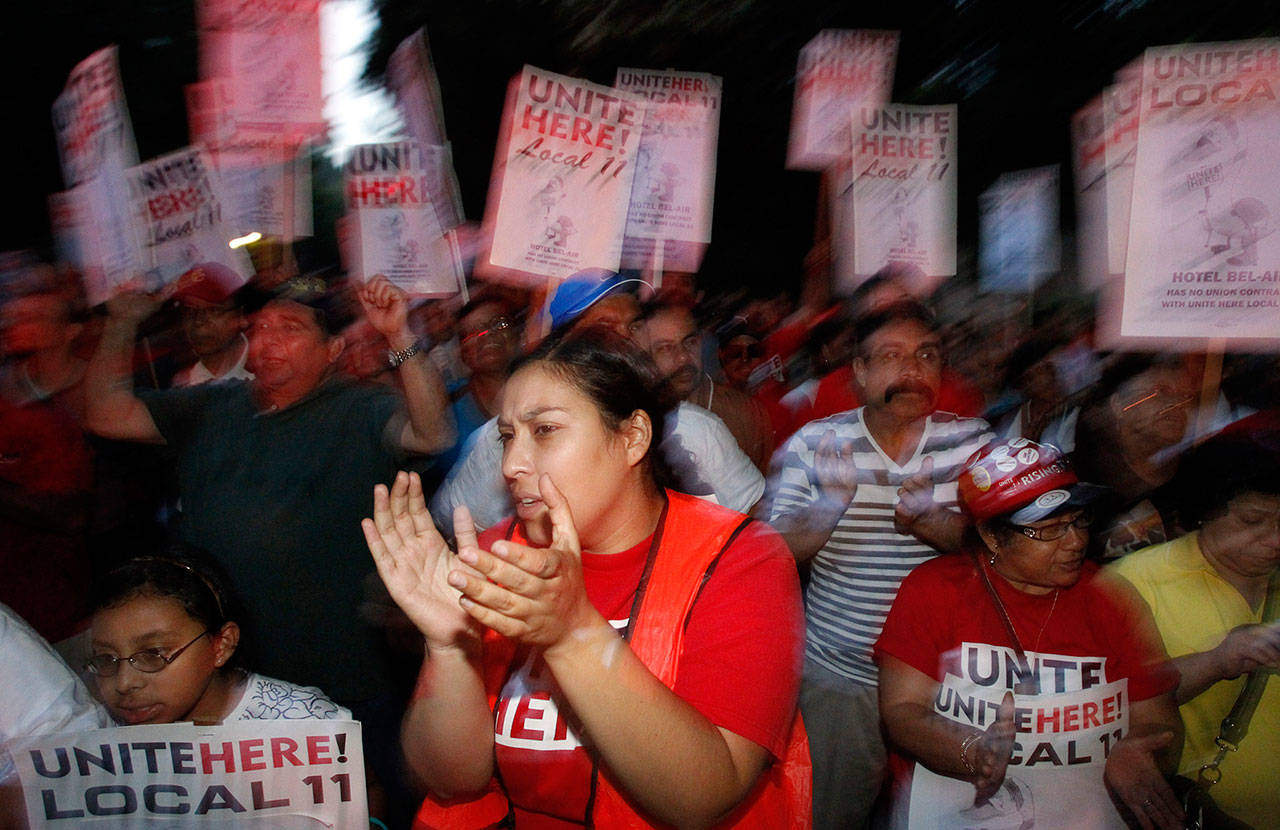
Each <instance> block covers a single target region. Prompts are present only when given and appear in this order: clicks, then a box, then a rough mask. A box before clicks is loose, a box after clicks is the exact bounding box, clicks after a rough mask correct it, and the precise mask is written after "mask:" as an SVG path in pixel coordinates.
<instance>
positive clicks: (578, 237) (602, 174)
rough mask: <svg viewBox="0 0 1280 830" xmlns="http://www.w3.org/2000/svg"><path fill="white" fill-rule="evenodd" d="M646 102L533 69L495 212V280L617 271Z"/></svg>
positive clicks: (513, 112)
mask: <svg viewBox="0 0 1280 830" xmlns="http://www.w3.org/2000/svg"><path fill="white" fill-rule="evenodd" d="M644 116H645V102H644V101H643V100H641V99H637V98H633V97H632V96H630V95H626V94H624V93H621V92H619V91H618V90H616V89H613V88H612V87H606V86H600V85H599V84H593V83H589V82H587V81H580V80H578V79H577V78H570V77H567V76H565V75H557V74H555V73H551V72H546V71H543V70H541V69H537V68H535V67H532V66H526V67H525V68H524V70H523V71H522V72H521V73H520V74H519V75H518V76H516V78H515V80H514V87H513V88H512V89H510V90H509V92H508V95H507V107H506V111H505V113H504V115H503V128H502V136H501V137H500V138H499V140H498V149H497V155H496V158H495V162H494V176H493V178H492V180H491V183H490V188H491V190H490V195H489V200H488V203H487V206H486V209H485V230H486V235H487V236H488V237H489V238H490V240H491V243H490V250H489V255H488V257H487V261H478V262H477V264H476V267H477V269H478V270H480V271H481V272H483V273H487V274H489V275H492V276H499V277H507V278H512V279H518V280H524V281H528V280H529V279H530V278H531V277H535V278H536V277H539V276H541V277H551V278H554V279H561V278H564V277H567V276H569V275H571V274H573V273H574V272H576V271H579V270H581V269H583V268H607V269H610V270H614V271H616V270H617V269H618V264H619V261H620V257H621V252H622V236H623V231H624V229H625V227H626V221H627V210H628V208H629V206H630V202H631V185H632V180H633V178H634V175H635V170H636V165H635V163H634V162H635V158H636V152H637V151H638V150H639V148H640V133H641V128H642V127H643V124H644Z"/></svg>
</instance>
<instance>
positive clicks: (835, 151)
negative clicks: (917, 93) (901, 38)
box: [787, 29, 898, 170]
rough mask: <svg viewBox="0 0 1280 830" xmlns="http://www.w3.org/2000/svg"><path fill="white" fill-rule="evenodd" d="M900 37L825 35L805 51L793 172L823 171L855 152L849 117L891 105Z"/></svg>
mask: <svg viewBox="0 0 1280 830" xmlns="http://www.w3.org/2000/svg"><path fill="white" fill-rule="evenodd" d="M897 59H898V33H897V32H884V31H874V30H869V29H823V30H822V31H821V32H819V33H818V34H817V35H816V36H815V37H814V38H813V40H811V41H809V42H808V43H806V44H805V45H804V48H803V49H801V50H800V60H799V66H798V68H797V69H796V94H795V103H794V105H793V106H792V110H791V135H790V139H789V141H788V144H787V167H788V168H789V169H792V170H822V169H824V168H825V167H827V166H828V165H830V164H832V163H833V162H835V161H836V160H838V159H840V158H842V157H843V156H845V155H846V154H847V153H848V152H849V113H850V112H852V111H854V110H856V109H857V108H858V107H860V106H866V107H876V106H879V105H881V104H885V103H888V101H889V98H890V96H891V95H892V93H893V71H894V65H895V63H896V62H897Z"/></svg>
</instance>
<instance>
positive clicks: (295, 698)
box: [222, 673, 351, 723]
mask: <svg viewBox="0 0 1280 830" xmlns="http://www.w3.org/2000/svg"><path fill="white" fill-rule="evenodd" d="M240 720H351V711H350V710H348V709H345V708H343V707H341V706H339V705H338V704H336V703H334V702H333V701H332V700H330V699H329V698H327V697H325V696H324V692H322V691H320V690H319V689H317V688H315V687H314V686H295V685H293V684H292V683H289V682H287V681H284V680H275V679H273V678H270V677H263V676H262V675H260V674H254V673H250V674H249V679H248V680H247V681H246V682H245V686H244V694H242V695H241V696H240V701H239V702H238V703H237V704H236V706H235V708H234V709H232V710H231V711H230V712H229V713H228V714H227V716H226V717H225V718H223V719H222V722H223V723H231V722H233V721H240Z"/></svg>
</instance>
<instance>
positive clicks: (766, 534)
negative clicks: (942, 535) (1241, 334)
mask: <svg viewBox="0 0 1280 830" xmlns="http://www.w3.org/2000/svg"><path fill="white" fill-rule="evenodd" d="M504 532H505V525H499V526H498V527H495V528H491V529H490V530H489V531H488V532H486V533H485V534H483V535H482V536H481V539H480V543H481V545H482V546H483V547H485V548H487V547H488V546H489V545H490V544H491V543H492V542H493V541H495V540H496V539H499V538H502V535H503V534H504ZM650 542H651V539H646V540H645V541H644V542H642V543H640V544H639V545H636V546H635V547H633V548H631V549H629V550H626V551H623V552H622V553H617V554H612V555H601V554H593V553H589V552H584V553H583V554H582V570H583V579H584V582H585V585H586V590H587V597H588V598H589V599H590V600H591V604H592V605H593V606H594V607H595V608H596V610H597V611H599V612H600V613H601V614H603V615H604V617H605V619H607V620H609V622H610V624H611V625H613V626H614V628H616V629H619V630H621V629H622V628H624V627H625V626H626V622H627V619H628V617H629V616H630V613H631V605H632V602H633V600H634V598H635V593H636V589H637V588H638V587H639V583H640V576H641V573H642V572H643V570H644V563H645V560H646V558H647V555H648V552H649V545H650ZM803 644H804V612H803V608H802V605H801V601H800V587H799V579H798V577H797V575H796V567H795V562H794V560H793V559H792V557H791V555H790V553H789V552H788V551H787V548H786V545H785V543H784V542H783V541H782V537H780V536H778V534H777V533H776V532H774V531H773V529H772V528H770V527H768V526H767V525H765V524H762V523H760V522H753V523H752V524H751V525H749V526H748V527H747V528H746V529H745V530H744V531H743V532H742V533H740V534H739V535H738V537H737V538H736V539H735V540H734V541H733V543H732V544H731V545H730V547H729V549H728V550H727V551H726V552H725V554H724V555H723V556H722V557H720V559H719V561H718V562H717V564H716V566H715V569H714V570H713V571H712V574H711V577H710V579H708V581H707V584H706V586H705V587H704V588H703V589H702V592H701V594H700V595H699V596H698V599H697V601H696V602H695V604H694V607H693V610H692V611H691V612H690V615H689V621H688V626H687V628H686V631H685V636H684V654H683V656H682V657H681V659H680V672H679V677H678V680H677V681H676V685H675V689H674V691H675V693H676V694H677V695H679V696H680V697H681V698H682V699H684V700H685V701H687V702H688V703H689V704H691V705H692V706H693V707H694V708H695V709H697V710H698V711H699V712H700V713H702V714H703V715H704V716H705V717H706V718H707V719H708V720H710V721H711V722H712V723H714V724H715V725H717V726H719V727H722V728H724V729H727V730H729V731H730V732H733V733H734V734H737V735H740V736H742V737H744V738H747V739H748V740H751V741H753V742H755V743H757V744H759V745H760V746H762V747H764V748H765V749H767V750H768V751H769V752H770V753H771V754H772V755H773V756H774V758H779V757H781V756H782V755H783V754H784V752H785V750H786V745H787V738H788V735H789V730H790V727H791V721H792V717H793V715H794V712H795V704H796V696H797V694H798V691H799V684H800V674H801V668H802V649H803ZM556 698H557V693H556V691H555V682H554V678H552V677H551V675H550V673H549V672H547V671H546V669H545V666H544V665H543V663H542V661H541V659H540V658H539V657H538V656H537V655H536V653H533V652H532V651H531V650H529V649H520V650H519V651H518V652H517V654H516V658H515V660H514V662H513V671H512V673H511V674H510V676H509V677H508V679H507V681H506V683H505V684H504V686H503V688H502V691H501V693H500V694H499V699H498V703H497V706H496V709H495V712H494V736H495V757H496V759H497V764H498V771H499V775H500V777H501V779H502V785H503V789H504V790H505V791H506V794H507V797H508V798H509V799H510V801H511V805H512V808H513V810H514V811H515V815H516V821H517V825H518V826H519V827H521V828H544V827H545V828H564V827H581V826H583V824H584V821H583V819H584V818H585V813H586V809H587V802H588V797H589V789H590V783H591V759H590V757H589V755H588V754H587V752H586V751H585V749H583V747H582V745H581V737H580V733H578V732H577V731H576V730H575V728H574V726H573V723H572V722H573V717H572V713H568V714H567V715H566V713H565V712H564V710H563V708H561V707H559V706H557V701H556Z"/></svg>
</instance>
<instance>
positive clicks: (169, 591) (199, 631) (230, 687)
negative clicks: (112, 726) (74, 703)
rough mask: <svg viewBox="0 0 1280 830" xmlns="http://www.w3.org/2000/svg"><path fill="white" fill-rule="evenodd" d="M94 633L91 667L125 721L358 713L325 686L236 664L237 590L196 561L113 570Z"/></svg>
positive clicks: (103, 695) (101, 691) (98, 688)
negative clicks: (232, 600)
mask: <svg viewBox="0 0 1280 830" xmlns="http://www.w3.org/2000/svg"><path fill="white" fill-rule="evenodd" d="M89 634H90V639H91V648H92V650H93V656H92V657H90V658H89V661H88V662H87V663H86V664H85V668H86V669H87V670H88V672H89V674H90V675H91V676H92V678H93V684H92V685H93V688H94V690H95V692H96V693H97V695H98V697H99V698H100V699H101V700H102V702H103V703H104V704H106V706H107V709H108V710H110V712H111V716H112V717H113V718H115V719H116V720H117V721H118V722H120V723H122V724H138V723H176V722H181V721H193V722H195V723H203V724H214V723H223V722H229V721H237V720H275V719H277V718H288V719H298V718H320V719H335V718H336V719H341V720H349V719H350V718H351V713H350V712H348V711H347V710H346V709H343V708H342V707H340V706H338V705H337V704H335V703H333V702H332V701H330V700H329V699H328V698H326V697H325V696H324V695H323V694H322V693H321V692H320V690H319V689H314V688H307V687H301V686H295V685H293V684H292V683H287V682H285V681H282V680H273V679H271V678H269V677H263V676H262V675H259V674H255V673H252V672H247V671H243V670H240V669H237V668H235V667H234V656H235V651H236V647H237V646H238V645H239V643H240V626H239V625H238V624H237V623H236V622H235V620H234V615H232V614H230V613H229V600H228V595H227V592H226V591H225V590H224V589H223V588H222V587H221V584H220V580H219V579H218V578H217V576H216V575H215V574H214V573H213V572H212V571H210V570H208V569H207V568H204V567H203V566H201V565H199V564H197V563H196V562H193V561H189V560H187V559H180V558H170V557H152V556H146V557H138V558H136V559H130V560H128V561H126V562H124V563H122V564H120V565H119V566H117V567H116V568H113V569H112V570H111V571H109V572H108V573H107V574H106V575H105V576H104V577H103V578H102V579H101V580H100V583H99V585H98V587H97V596H96V597H95V602H94V612H93V620H92V624H91V626H90V630H89Z"/></svg>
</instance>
